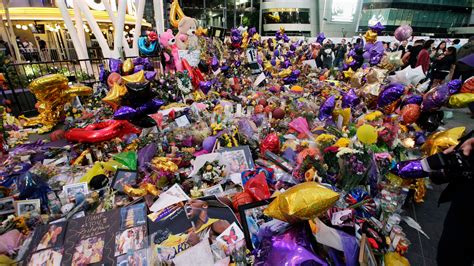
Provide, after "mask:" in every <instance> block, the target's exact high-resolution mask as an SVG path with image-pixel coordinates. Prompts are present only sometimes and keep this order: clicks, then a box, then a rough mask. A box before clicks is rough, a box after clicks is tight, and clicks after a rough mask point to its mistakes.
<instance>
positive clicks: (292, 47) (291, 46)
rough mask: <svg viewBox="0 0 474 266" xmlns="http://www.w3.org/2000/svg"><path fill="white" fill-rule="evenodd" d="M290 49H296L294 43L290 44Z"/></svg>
mask: <svg viewBox="0 0 474 266" xmlns="http://www.w3.org/2000/svg"><path fill="white" fill-rule="evenodd" d="M290 50H291V51H293V52H294V51H296V45H295V44H294V43H292V44H291V45H290Z"/></svg>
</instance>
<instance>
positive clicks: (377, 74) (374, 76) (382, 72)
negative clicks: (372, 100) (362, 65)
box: [366, 67, 387, 83]
mask: <svg viewBox="0 0 474 266" xmlns="http://www.w3.org/2000/svg"><path fill="white" fill-rule="evenodd" d="M386 76H387V70H386V69H380V68H376V67H373V68H370V70H369V73H367V76H366V78H367V82H368V83H377V82H380V83H382V82H383V81H384V79H385V77H386Z"/></svg>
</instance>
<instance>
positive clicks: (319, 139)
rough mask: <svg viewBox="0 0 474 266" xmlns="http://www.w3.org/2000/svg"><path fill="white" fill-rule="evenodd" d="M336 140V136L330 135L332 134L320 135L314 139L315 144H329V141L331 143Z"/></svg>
mask: <svg viewBox="0 0 474 266" xmlns="http://www.w3.org/2000/svg"><path fill="white" fill-rule="evenodd" d="M335 139H336V136H334V135H332V134H321V135H319V136H318V137H317V138H316V142H318V143H321V142H322V143H327V142H330V141H333V140H335Z"/></svg>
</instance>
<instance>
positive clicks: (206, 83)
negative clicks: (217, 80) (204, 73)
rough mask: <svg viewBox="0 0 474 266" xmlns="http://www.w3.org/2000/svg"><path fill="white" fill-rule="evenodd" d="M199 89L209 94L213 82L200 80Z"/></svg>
mask: <svg viewBox="0 0 474 266" xmlns="http://www.w3.org/2000/svg"><path fill="white" fill-rule="evenodd" d="M199 89H200V90H201V91H202V92H204V94H206V95H207V93H208V92H209V91H210V90H211V89H212V82H210V81H199Z"/></svg>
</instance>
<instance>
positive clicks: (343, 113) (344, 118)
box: [332, 108, 351, 126]
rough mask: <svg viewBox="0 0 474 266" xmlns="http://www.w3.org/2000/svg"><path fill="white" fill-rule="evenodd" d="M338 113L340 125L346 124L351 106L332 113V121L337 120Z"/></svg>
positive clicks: (349, 117) (349, 116)
mask: <svg viewBox="0 0 474 266" xmlns="http://www.w3.org/2000/svg"><path fill="white" fill-rule="evenodd" d="M339 115H340V116H341V117H342V125H343V126H347V125H348V124H349V122H350V120H351V108H344V109H338V108H336V109H335V110H334V112H333V113H332V117H333V119H334V121H337V119H338V117H339Z"/></svg>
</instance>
